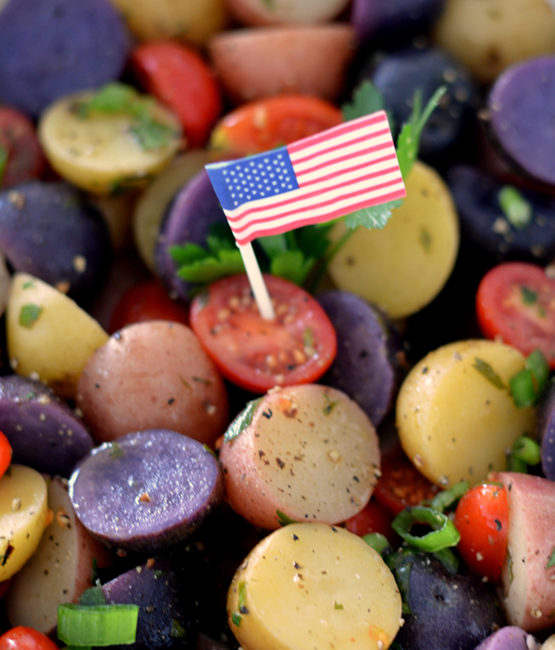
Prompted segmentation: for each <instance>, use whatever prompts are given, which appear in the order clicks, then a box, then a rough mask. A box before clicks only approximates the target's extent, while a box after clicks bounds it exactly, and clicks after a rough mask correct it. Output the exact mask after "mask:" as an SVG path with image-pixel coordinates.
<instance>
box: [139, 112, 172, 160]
mask: <svg viewBox="0 0 555 650" xmlns="http://www.w3.org/2000/svg"><path fill="white" fill-rule="evenodd" d="M129 130H130V131H131V133H132V134H133V135H134V136H135V137H136V138H137V140H138V141H139V144H140V145H141V147H142V148H143V149H144V150H145V151H152V149H160V148H162V147H167V146H168V144H169V143H170V142H171V141H172V139H173V138H174V137H176V136H177V134H176V132H175V131H174V130H173V129H172V128H171V127H170V126H168V125H167V124H162V123H161V122H157V121H156V120H155V119H154V118H153V117H151V116H148V117H142V118H141V119H140V121H139V122H138V123H137V124H135V125H132V126H131V127H130V129H129Z"/></svg>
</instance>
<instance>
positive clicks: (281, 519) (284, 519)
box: [276, 510, 298, 526]
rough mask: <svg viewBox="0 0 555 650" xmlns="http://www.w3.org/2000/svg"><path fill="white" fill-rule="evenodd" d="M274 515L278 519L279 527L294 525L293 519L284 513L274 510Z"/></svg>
mask: <svg viewBox="0 0 555 650" xmlns="http://www.w3.org/2000/svg"><path fill="white" fill-rule="evenodd" d="M276 514H277V517H278V523H279V525H280V526H289V524H296V523H298V522H296V521H295V520H294V519H291V517H288V516H287V515H286V514H285V513H284V512H282V511H281V510H276Z"/></svg>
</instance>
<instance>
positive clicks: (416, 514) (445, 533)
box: [391, 506, 461, 553]
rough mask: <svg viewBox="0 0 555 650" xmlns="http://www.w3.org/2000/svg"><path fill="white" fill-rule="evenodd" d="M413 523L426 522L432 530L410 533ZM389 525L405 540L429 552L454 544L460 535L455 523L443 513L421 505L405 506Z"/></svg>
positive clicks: (435, 551)
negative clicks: (423, 532)
mask: <svg viewBox="0 0 555 650" xmlns="http://www.w3.org/2000/svg"><path fill="white" fill-rule="evenodd" d="M413 524H428V525H429V526H431V527H432V529H433V530H432V531H431V532H429V533H427V534H426V535H423V536H422V537H418V536H416V535H412V534H411V533H410V530H411V528H412V526H413ZM391 527H392V528H393V530H394V531H395V532H396V533H398V534H399V535H400V536H401V537H402V538H403V539H404V540H405V542H407V543H408V544H410V545H411V546H415V547H416V548H419V549H421V550H422V551H428V552H430V553H437V551H441V550H442V549H444V548H449V547H450V546H456V545H457V544H458V542H459V539H460V537H461V536H460V533H459V531H458V530H457V528H456V527H455V524H454V523H453V522H452V521H451V520H450V519H448V518H447V517H446V516H445V515H444V514H443V513H441V512H438V511H437V510H433V509H432V508H425V507H422V506H418V507H415V508H405V510H403V511H402V512H400V513H399V514H398V515H397V517H395V519H394V520H393V523H392V524H391Z"/></svg>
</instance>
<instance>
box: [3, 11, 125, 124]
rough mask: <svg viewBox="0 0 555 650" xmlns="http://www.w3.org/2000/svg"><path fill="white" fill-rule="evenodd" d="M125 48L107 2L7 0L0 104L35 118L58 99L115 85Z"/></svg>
mask: <svg viewBox="0 0 555 650" xmlns="http://www.w3.org/2000/svg"><path fill="white" fill-rule="evenodd" d="M99 35H102V38H101V39H100V40H99ZM130 44H131V39H130V36H129V33H128V31H127V28H126V26H125V23H124V21H123V19H122V18H121V17H120V16H119V14H118V13H117V12H116V10H115V9H114V7H113V6H112V5H111V4H110V2H108V0H79V1H78V2H75V0H10V2H8V4H7V5H6V7H5V8H4V9H3V10H2V12H1V13H0V61H1V62H2V63H1V65H0V99H1V100H2V102H3V103H6V104H10V105H11V106H13V107H15V108H18V109H20V110H21V111H22V112H24V113H26V114H27V115H29V116H30V117H34V118H36V117H38V116H39V115H40V114H41V113H42V111H43V110H44V109H45V108H46V107H47V106H49V105H50V104H51V103H52V102H54V101H55V100H57V99H58V98H60V97H63V96H64V95H67V94H69V93H73V92H76V91H79V90H87V89H94V88H98V87H100V86H101V85H103V84H105V83H107V82H108V81H113V80H115V79H118V78H119V76H120V75H121V73H122V72H123V69H124V66H125V63H126V61H127V57H128V54H129V51H130Z"/></svg>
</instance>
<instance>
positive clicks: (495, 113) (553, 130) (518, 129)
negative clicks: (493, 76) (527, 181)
mask: <svg viewBox="0 0 555 650" xmlns="http://www.w3.org/2000/svg"><path fill="white" fill-rule="evenodd" d="M554 103H555V56H547V57H540V58H536V59H532V60H529V61H525V62H523V63H521V64H517V65H514V66H512V67H510V68H508V69H507V70H506V71H505V72H504V73H502V74H501V75H500V76H499V77H498V79H497V81H496V82H495V83H494V85H493V86H492V88H491V90H490V93H489V97H488V102H487V104H488V109H489V112H490V115H491V117H490V120H489V131H488V132H489V134H490V136H491V137H492V139H493V141H494V143H495V144H496V145H497V147H498V148H499V150H500V151H501V153H502V154H503V155H504V156H505V157H506V158H508V160H509V161H510V162H511V163H512V164H513V167H516V168H517V170H518V171H521V172H525V173H526V174H528V175H529V176H532V177H533V178H536V179H538V180H540V181H544V182H545V183H551V184H553V183H555V165H554V164H553V151H555V124H554V123H553V110H552V107H553V105H554Z"/></svg>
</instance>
